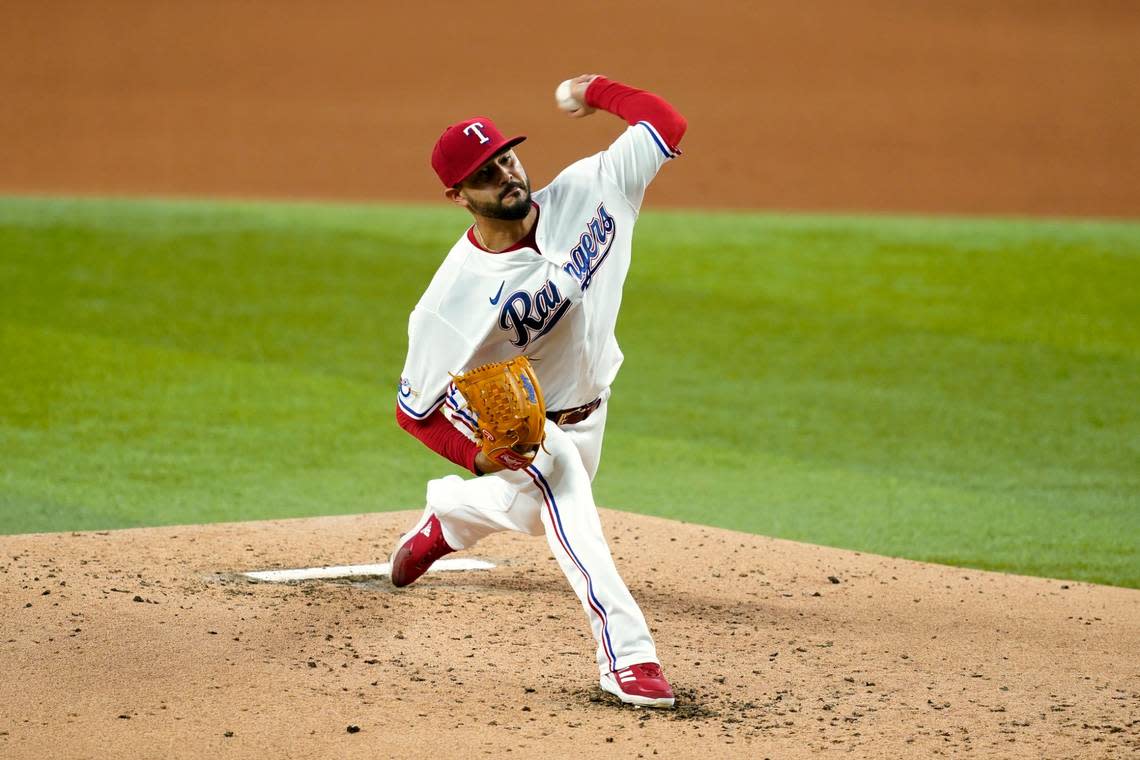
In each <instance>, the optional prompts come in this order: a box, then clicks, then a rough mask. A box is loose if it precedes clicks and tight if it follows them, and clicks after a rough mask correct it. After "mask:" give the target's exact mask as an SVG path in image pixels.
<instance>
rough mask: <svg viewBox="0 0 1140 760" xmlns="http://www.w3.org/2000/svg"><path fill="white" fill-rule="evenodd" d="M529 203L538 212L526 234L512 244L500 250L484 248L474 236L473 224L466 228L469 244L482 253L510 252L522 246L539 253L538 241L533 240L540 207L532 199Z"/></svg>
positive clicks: (540, 210) (520, 248)
mask: <svg viewBox="0 0 1140 760" xmlns="http://www.w3.org/2000/svg"><path fill="white" fill-rule="evenodd" d="M530 205H532V206H534V208H535V210H536V211H538V214H536V215H535V217H534V224H532V225H531V226H530V232H528V233H527V234H526V235H524V236H523V238H522V239H521V240H519V241H518V242H517V243H515V244H514V245H512V246H511V247H510V248H505V249H503V250H501V251H492V250H491V249H489V248H484V247H483V246H482V245H481V244H480V243H479V241H478V240H477V239H476V238H475V225H471V226H470V227H468V228H467V239H468V240H469V241H470V242H471V245H473V246H475V247H476V248H478V249H479V250H480V251H483V252H484V253H490V254H497V253H510V252H511V251H519V250H522V249H523V248H533V249H534V250H536V251H538V253H539V254H540V255H541V254H542V251H539V250H538V243H537V242H536V241H535V237H534V236H535V232H536V231H537V230H538V217H539V216H541V215H542V209H541V208H539V207H538V204H537V203H535V202H534V201H533V200H532V201H531V202H530Z"/></svg>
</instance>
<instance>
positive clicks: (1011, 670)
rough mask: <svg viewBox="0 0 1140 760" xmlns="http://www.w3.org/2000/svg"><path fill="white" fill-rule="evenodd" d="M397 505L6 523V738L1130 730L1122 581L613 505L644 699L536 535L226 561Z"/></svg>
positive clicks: (657, 746) (593, 748) (1088, 745)
mask: <svg viewBox="0 0 1140 760" xmlns="http://www.w3.org/2000/svg"><path fill="white" fill-rule="evenodd" d="M417 514H418V513H416V512H401V513H389V514H376V515H364V516H356V517H337V518H320V519H313V520H291V521H281V522H265V523H252V524H231V525H213V526H199V527H179V528H167V529H148V530H129V531H118V532H111V533H74V534H51V535H31V536H6V537H4V539H3V545H4V550H3V553H2V556H0V605H2V607H3V610H4V616H3V620H2V621H0V653H2V655H3V662H4V664H5V668H4V670H5V674H4V679H3V682H2V685H0V756H3V757H5V758H42V757H48V756H51V757H110V756H115V757H188V758H191V757H192V758H201V757H219V758H263V757H270V756H272V757H338V758H353V757H362V758H363V757H369V758H374V757H388V756H413V757H424V756H429V755H430V756H433V757H472V756H483V755H486V756H491V757H501V756H503V755H504V754H505V753H508V752H510V753H512V755H511V756H514V757H532V756H538V755H540V754H542V755H546V756H554V757H564V756H571V755H572V756H575V757H577V758H585V757H603V756H604V757H607V758H613V757H631V758H632V757H645V758H649V757H652V756H655V755H657V756H663V757H693V756H699V755H700V754H703V755H706V756H710V757H729V756H738V757H750V758H752V757H765V756H770V757H778V758H789V757H804V756H808V755H812V754H815V753H817V752H819V751H820V750H823V749H829V748H836V749H841V750H855V751H856V752H857V753H858V754H859V755H860V756H864V757H870V756H881V757H891V758H894V757H900V756H910V757H930V756H932V755H936V754H945V755H955V756H967V755H968V756H971V757H1002V758H1010V757H1027V758H1039V757H1045V756H1048V757H1051V758H1065V757H1081V758H1090V757H1093V758H1101V757H1103V758H1115V757H1122V756H1124V755H1126V754H1128V753H1130V752H1136V751H1138V750H1140V720H1138V713H1140V661H1138V659H1137V652H1140V592H1137V591H1133V590H1127V589H1118V588H1109V587H1103V586H1093V585H1088V584H1079V583H1067V582H1062V581H1054V580H1044V579H1035V578H1023V577H1017V576H1008V575H997V574H992V573H981V572H977V571H973V570H960V569H955V568H950V567H942V566H934V565H923V564H918V563H914V562H905V561H900V560H891V559H884V558H882V557H876V556H868V555H860V554H855V553H852V552H845V551H838V550H834V549H827V548H821V547H815V546H807V545H802V544H795V543H791V542H787V541H776V540H771V539H766V538H762V537H757V536H750V535H744V534H739V533H733V532H729V531H723V530H715V529H710V528H702V527H697V526H693V525H685V524H679V523H674V522H669V521H665V520H660V519H652V518H646V517H640V516H635V515H629V514H623V513H618V512H605V513H604V514H603V520H604V522H605V524H606V528H607V531H608V534H609V535H610V537H611V544H612V547H613V550H614V554H615V556H616V558H617V562H618V566H619V567H620V568H621V570H622V572H623V574H624V576H625V578H626V579H627V581H628V582H629V585H630V587H631V589H632V590H633V593H634V596H635V597H636V598H637V599H638V600H639V601H640V602H641V605H642V607H643V609H644V610H645V613H646V616H647V618H648V619H649V621H650V625H651V626H652V627H653V629H654V633H655V636H656V638H657V644H658V649H659V653H660V655H661V659H662V661H663V662H664V665H665V669H666V673H667V674H668V675H669V677H670V679H671V680H672V682H673V684H674V686H675V687H676V689H677V692H678V706H677V709H676V710H674V711H672V712H656V711H649V710H643V709H636V708H630V707H622V706H620V705H617V704H615V703H614V702H611V701H610V700H609V698H608V697H606V696H604V695H603V693H602V692H601V690H600V689H599V688H598V686H597V674H596V672H595V670H594V664H593V656H592V652H593V648H594V645H593V641H592V639H591V638H590V635H589V630H588V627H587V623H586V619H585V616H584V615H583V613H582V611H581V609H580V608H579V606H578V601H577V599H576V597H575V596H574V595H573V593H572V592H571V591H570V589H569V587H568V585H567V584H566V582H565V581H564V580H563V578H562V576H561V574H560V573H559V570H558V568H557V566H556V564H555V562H554V561H553V560H552V559H551V558H550V557H549V554H548V550H547V547H546V544H545V542H544V541H543V540H542V539H534V538H528V537H524V536H514V535H501V536H496V537H493V538H492V539H490V540H488V541H486V542H484V543H482V544H480V545H479V546H478V547H477V548H476V550H474V551H471V552H465V553H462V554H460V555H456V556H460V557H462V556H469V557H475V558H480V559H484V560H488V561H490V562H492V563H494V564H495V565H496V567H495V568H494V569H491V570H473V571H466V572H454V573H439V574H431V575H428V576H425V577H424V578H423V579H421V580H420V581H419V582H418V583H416V584H415V585H414V586H412V587H410V588H408V589H405V590H401V591H396V590H394V589H392V588H391V586H390V585H389V583H388V581H387V579H386V578H375V577H371V578H368V577H365V578H355V579H352V580H350V581H347V580H346V581H329V580H318V581H307V582H301V583H296V584H292V585H287V584H276V583H264V582H255V581H251V580H249V579H247V578H245V577H244V576H242V575H240V573H242V572H244V571H249V570H264V569H268V568H286V567H289V568H292V567H308V566H319V565H350V564H368V563H376V562H382V561H384V560H386V559H387V554H388V551H389V548H390V546H391V544H392V543H393V542H394V541H395V539H396V538H397V536H398V535H399V534H400V533H401V532H402V531H403V530H404V529H406V527H407V526H408V525H410V524H411V523H412V522H414V520H415V519H416V516H417ZM350 726H351V727H353V728H354V729H355V728H358V730H353V731H351V732H350Z"/></svg>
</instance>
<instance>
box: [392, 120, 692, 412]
mask: <svg viewBox="0 0 1140 760" xmlns="http://www.w3.org/2000/svg"><path fill="white" fill-rule="evenodd" d="M674 155H675V154H674V153H673V152H672V151H670V149H669V148H668V146H667V145H666V143H665V141H664V140H663V139H662V138H661V136H660V134H658V133H657V130H656V129H654V127H653V126H652V125H651V124H649V122H645V121H643V122H639V123H638V124H635V125H633V126H631V127H629V128H628V129H627V130H626V131H625V132H624V133H623V134H622V135H621V136H620V137H618V139H617V140H615V141H614V142H613V144H612V145H610V147H609V148H608V149H606V150H604V151H602V152H601V153H598V154H596V155H593V156H590V157H588V158H584V159H582V160H580V161H577V162H575V163H573V164H571V165H570V166H569V167H567V168H566V169H565V170H564V171H563V172H562V173H561V174H559V175H558V176H557V177H555V179H554V181H553V182H551V183H550V184H549V185H547V186H546V187H544V188H542V189H541V190H538V191H537V192H535V193H534V195H533V198H534V201H535V203H536V204H537V205H538V207H539V216H538V222H537V228H536V230H535V240H536V242H537V244H538V247H539V249H540V250H541V254H540V253H539V252H538V251H535V250H534V249H532V248H522V249H519V250H516V251H510V252H506V253H494V254H492V253H488V252H486V251H483V250H481V249H480V248H478V247H476V246H475V245H473V244H472V243H471V242H470V240H468V237H467V235H466V234H465V235H463V236H462V237H461V238H460V239H459V240H458V242H456V244H455V245H454V246H453V247H452V249H451V251H450V252H449V253H448V255H447V258H446V259H444V261H443V263H442V265H441V266H440V268H439V270H438V271H437V272H436V274H435V276H434V277H433V278H432V281H431V284H430V285H429V286H428V288H427V291H426V292H425V293H424V295H423V297H422V298H420V301H419V303H418V304H416V307H415V310H413V311H412V315H411V318H410V320H409V322H408V357H407V362H406V363H405V365H404V370H403V375H402V377H401V379H400V389H399V393H398V396H397V403H398V404H399V407H400V408H401V409H402V410H403V411H404V412H405V413H406V414H408V415H410V416H412V417H414V418H416V419H425V418H426V417H427V416H428V415H430V414H431V413H432V412H434V411H435V410H436V409H437V408H438V407H439V406H440V404H442V403H443V402H444V400H445V398H446V397H447V395H448V393H449V392H450V391H451V388H450V385H451V376H450V374H449V373H458V372H463V371H466V370H468V369H471V368H473V367H476V366H479V365H481V364H486V363H488V362H493V361H501V360H504V359H509V358H511V357H513V356H517V355H519V354H525V355H527V356H528V357H530V358H531V360H532V362H533V365H534V369H535V373H536V374H537V375H538V379H539V382H540V384H541V386H542V391H543V396H544V398H545V401H546V408H547V409H550V410H559V409H569V408H572V407H576V406H580V405H582V404H585V403H588V402H590V401H592V400H593V399H595V398H597V397H598V396H599V395H601V394H602V392H603V391H604V390H605V389H606V388H608V387H609V385H610V383H612V382H613V379H614V377H615V376H616V375H617V371H618V368H619V367H620V366H621V362H622V358H623V357H622V353H621V350H620V349H619V348H618V344H617V339H616V338H615V336H614V328H615V325H616V323H617V315H618V308H619V306H620V305H621V295H622V287H623V285H624V283H625V277H626V273H627V272H628V271H629V264H630V250H631V244H632V241H633V226H634V223H635V222H636V221H637V215H638V211H639V209H640V208H641V201H642V198H643V197H644V194H645V188H646V186H647V185H648V184H649V182H650V180H652V179H653V177H654V176H655V175H656V174H657V171H658V170H659V169H660V168H661V166H662V165H663V164H664V163H665V162H666V161H667V160H669V159H670V158H672V157H673V156H674Z"/></svg>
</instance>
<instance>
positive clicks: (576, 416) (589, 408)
mask: <svg viewBox="0 0 1140 760" xmlns="http://www.w3.org/2000/svg"><path fill="white" fill-rule="evenodd" d="M601 405H602V398H601V396H599V397H598V398H596V399H594V400H593V401H591V402H589V403H588V404H582V405H581V406H576V407H574V408H573V409H563V410H561V411H558V412H547V413H546V418H547V419H548V420H551V421H553V422H554V424H555V425H577V424H578V423H579V422H581V421H582V420H584V419H586V418H587V417H589V416H590V415H591V414H593V413H594V410H596V409H597V408H598V407H599V406H601Z"/></svg>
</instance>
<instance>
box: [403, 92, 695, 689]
mask: <svg viewBox="0 0 1140 760" xmlns="http://www.w3.org/2000/svg"><path fill="white" fill-rule="evenodd" d="M556 97H557V100H558V104H559V107H561V108H562V109H563V110H565V111H566V112H567V113H569V115H570V116H572V117H575V118H581V117H585V116H588V115H590V114H592V113H593V112H594V111H595V110H603V111H608V112H610V113H612V114H614V115H616V116H618V117H620V118H622V119H624V120H625V121H626V122H627V123H628V124H629V126H628V128H627V129H626V130H625V131H624V132H623V133H622V134H621V135H620V136H619V137H618V138H617V139H616V140H615V141H614V142H613V143H612V144H611V145H610V146H609V147H608V148H606V149H605V150H603V151H602V152H600V153H597V154H595V155H593V156H590V157H588V158H584V159H582V160H580V161H577V162H575V163H573V164H571V165H570V166H568V167H566V169H565V170H563V171H562V173H560V174H559V175H558V176H557V177H555V178H554V181H553V182H551V183H550V184H549V185H547V186H546V187H544V188H542V189H541V190H538V191H536V192H534V193H533V195H532V193H531V187H530V181H529V180H528V178H527V174H526V171H525V170H524V169H523V165H522V163H521V162H520V160H519V157H518V155H516V153H515V150H514V148H515V146H517V145H518V144H519V143H521V142H522V141H523V140H524V139H526V138H525V137H523V136H516V137H511V138H507V137H506V136H504V135H503V133H502V132H501V131H500V130H499V128H498V127H497V126H496V125H495V123H494V122H493V121H492V120H491V119H489V118H487V117H485V116H476V117H473V118H470V119H466V120H464V121H461V122H459V123H458V124H453V125H451V126H449V127H448V128H447V129H446V130H444V132H443V134H442V135H441V136H440V138H439V141H438V142H437V143H436V145H435V149H434V150H433V152H432V156H431V164H432V168H433V169H434V170H435V172H436V174H437V175H438V176H439V179H440V181H441V182H442V183H443V186H444V188H445V189H444V195H445V196H446V197H447V199H448V200H449V201H451V202H452V203H454V204H456V205H457V206H461V207H462V208H464V209H466V210H467V211H469V212H470V213H471V215H472V217H473V218H474V224H472V225H471V227H470V228H468V230H467V231H466V233H464V234H463V236H462V237H460V238H459V240H458V241H456V243H455V245H454V246H453V247H452V248H451V251H450V252H449V253H448V254H447V257H446V258H445V259H444V260H443V263H442V264H441V266H440V267H439V270H438V271H437V272H436V274H435V276H434V277H433V278H432V281H431V284H430V285H428V287H427V290H426V292H425V293H424V294H423V297H421V298H420V300H419V302H418V303H417V304H416V307H415V309H414V310H413V311H412V314H411V317H410V319H409V321H408V356H407V361H406V363H405V364H404V370H403V376H402V377H401V379H400V387H399V392H398V395H397V397H396V404H397V407H396V419H397V421H398V422H399V424H400V426H401V427H402V428H403V429H405V430H407V431H408V432H409V433H411V434H412V435H413V436H415V437H416V438H418V439H419V440H420V441H422V442H423V443H424V444H426V445H427V446H428V447H429V448H431V449H432V450H433V451H435V452H437V453H439V454H440V455H441V456H443V457H446V458H447V459H449V460H451V461H452V462H455V463H457V464H459V465H460V466H462V467H464V468H466V469H468V470H470V471H471V473H472V474H473V475H474V477H471V478H467V479H464V478H460V477H458V476H455V475H451V476H448V477H445V478H441V479H438V480H433V481H431V482H429V483H428V485H427V507H426V509H425V510H424V513H423V516H422V517H421V518H420V520H419V522H418V523H416V525H415V526H414V527H413V528H412V529H411V530H410V531H408V533H406V534H405V535H404V536H403V537H402V538H401V539H400V540H399V542H398V543H397V544H396V548H395V550H394V551H393V553H392V582H393V583H394V584H395V585H396V586H406V585H408V584H410V583H412V582H413V581H415V580H416V579H417V578H419V577H420V575H422V574H423V573H424V572H426V571H427V570H428V568H429V567H430V566H431V564H432V563H433V562H435V560H437V559H439V558H440V557H442V556H444V555H445V554H449V553H451V552H454V551H459V550H461V549H468V548H470V547H472V546H474V545H475V544H476V542H478V541H479V540H480V539H481V538H483V537H484V536H487V535H490V534H491V533H494V532H496V531H501V530H514V531H521V532H524V533H528V534H531V535H536V536H537V535H540V534H544V535H545V536H546V539H547V542H548V543H549V545H550V549H551V551H552V552H553V553H554V556H555V558H556V559H557V560H558V563H559V565H560V567H561V568H562V572H563V573H564V574H565V575H566V578H567V580H568V581H569V582H570V585H571V586H572V587H573V589H574V591H575V593H576V594H577V595H578V598H579V599H580V600H581V602H582V607H583V609H584V610H585V612H586V616H587V618H588V619H589V621H590V626H591V628H592V630H593V634H594V638H595V639H596V640H597V644H598V646H597V662H598V667H599V670H600V673H601V687H602V688H603V689H604V690H606V691H607V692H609V693H611V694H614V695H615V696H617V697H618V698H619V699H621V700H622V701H623V702H626V703H630V704H635V705H643V706H651V707H672V705H673V701H674V697H673V690H672V688H671V687H670V685H669V682H668V681H667V680H666V679H665V675H664V673H663V672H662V670H661V665H660V662H659V660H658V659H657V651H656V648H655V646H654V643H653V638H652V637H651V636H650V633H649V627H648V626H647V625H646V622H645V617H644V616H643V615H642V613H641V609H640V608H639V607H638V605H637V602H635V601H634V600H633V597H632V596H631V595H630V592H629V589H627V588H626V585H625V582H624V581H623V580H622V579H621V576H620V575H619V574H618V571H617V568H616V567H615V566H614V562H613V558H612V557H611V555H610V550H609V546H608V545H607V543H606V539H605V536H604V535H603V532H602V526H601V523H600V521H599V519H598V512H597V507H596V505H595V504H594V497H593V493H592V490H591V481H592V480H593V478H594V474H595V473H596V472H597V469H598V461H599V458H600V456H601V448H602V434H603V432H604V430H605V424H606V408H607V405H606V401H607V399H608V398H609V395H610V385H611V383H612V382H613V380H614V377H615V376H616V375H617V372H618V368H619V367H620V366H621V363H622V353H621V350H620V349H619V348H618V344H617V340H616V339H615V337H614V327H615V324H616V322H617V315H618V308H619V306H620V305H621V296H622V287H623V285H624V283H625V278H626V273H627V272H628V271H629V265H630V253H631V244H632V241H633V227H634V224H635V223H636V221H637V215H638V211H639V209H640V208H641V202H642V198H643V197H644V194H645V190H646V187H647V186H648V184H649V182H650V181H651V180H652V179H653V177H654V176H655V175H656V174H657V171H658V170H659V169H660V168H661V166H662V165H664V164H665V163H666V162H667V161H669V160H670V159H672V158H674V157H676V156H677V155H679V153H680V151H679V150H678V148H677V145H678V143H679V142H680V140H681V137H682V136H683V135H684V133H685V129H686V123H685V120H684V118H683V117H682V116H681V115H680V114H679V113H678V112H677V111H676V110H675V109H674V108H673V107H672V106H671V105H670V104H669V103H667V102H666V101H665V100H663V99H662V98H660V97H659V96H657V95H654V94H652V93H649V92H645V91H643V90H638V89H635V88H633V87H629V86H627V85H624V84H621V83H619V82H616V81H614V80H612V79H607V78H606V77H603V76H597V75H586V76H579V77H576V78H574V79H571V80H567V82H564V83H563V84H562V86H560V87H559V90H558V93H557V95H556Z"/></svg>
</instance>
